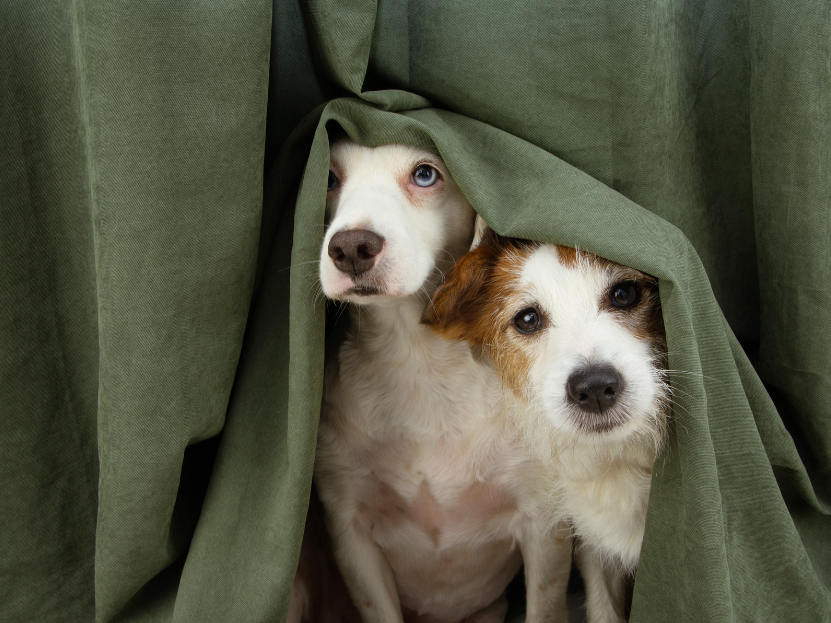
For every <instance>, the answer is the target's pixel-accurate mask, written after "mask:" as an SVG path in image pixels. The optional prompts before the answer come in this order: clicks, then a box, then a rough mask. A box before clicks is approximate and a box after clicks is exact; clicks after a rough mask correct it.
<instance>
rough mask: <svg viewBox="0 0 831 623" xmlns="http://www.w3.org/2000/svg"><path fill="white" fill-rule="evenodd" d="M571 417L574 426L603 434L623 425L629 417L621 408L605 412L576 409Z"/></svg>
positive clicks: (590, 432) (583, 430)
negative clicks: (587, 411) (588, 411)
mask: <svg viewBox="0 0 831 623" xmlns="http://www.w3.org/2000/svg"><path fill="white" fill-rule="evenodd" d="M570 419H571V422H572V424H573V425H574V427H575V428H577V429H578V430H580V431H581V432H583V433H589V434H601V433H608V432H611V431H613V430H614V429H616V428H618V427H619V426H622V425H623V424H625V423H626V421H627V420H628V419H629V418H628V417H627V416H626V414H625V413H624V412H622V410H621V409H610V410H609V411H606V412H605V413H586V412H585V411H582V410H576V409H575V410H574V411H573V412H572V414H571V418H570Z"/></svg>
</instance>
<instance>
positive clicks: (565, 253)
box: [557, 244, 578, 268]
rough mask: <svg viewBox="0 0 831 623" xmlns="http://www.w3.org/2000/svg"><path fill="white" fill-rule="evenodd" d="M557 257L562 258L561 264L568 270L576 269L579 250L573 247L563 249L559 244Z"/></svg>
mask: <svg viewBox="0 0 831 623" xmlns="http://www.w3.org/2000/svg"><path fill="white" fill-rule="evenodd" d="M557 256H558V257H559V258H560V264H562V265H563V266H565V267H566V268H574V267H575V266H577V262H578V254H577V249H574V248H572V247H563V246H560V245H559V244H558V245H557Z"/></svg>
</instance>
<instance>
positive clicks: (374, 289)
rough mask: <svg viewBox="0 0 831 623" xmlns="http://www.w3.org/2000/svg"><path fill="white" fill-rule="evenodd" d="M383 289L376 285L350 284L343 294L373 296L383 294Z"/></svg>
mask: <svg viewBox="0 0 831 623" xmlns="http://www.w3.org/2000/svg"><path fill="white" fill-rule="evenodd" d="M383 293H384V291H383V290H381V288H379V287H378V286H360V285H356V286H352V287H351V288H349V289H348V290H347V291H346V292H345V293H344V294H354V295H355V296H375V295H377V294H383Z"/></svg>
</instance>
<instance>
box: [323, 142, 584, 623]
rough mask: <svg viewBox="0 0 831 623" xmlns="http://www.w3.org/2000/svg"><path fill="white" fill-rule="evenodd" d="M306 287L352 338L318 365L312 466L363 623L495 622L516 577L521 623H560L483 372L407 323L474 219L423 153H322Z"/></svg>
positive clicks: (533, 491) (504, 421)
mask: <svg viewBox="0 0 831 623" xmlns="http://www.w3.org/2000/svg"><path fill="white" fill-rule="evenodd" d="M327 218H328V221H329V225H328V229H327V232H326V235H325V237H324V240H323V248H322V251H321V263H320V281H321V284H322V287H323V292H324V293H325V295H326V296H327V297H328V298H330V299H334V300H339V301H347V302H349V303H350V304H351V305H350V306H349V313H350V318H351V327H350V329H349V331H348V333H347V335H346V337H345V340H344V343H343V345H342V346H341V347H340V350H339V352H338V354H337V356H336V357H333V358H330V359H329V360H328V361H327V368H326V375H325V384H324V399H323V408H322V413H321V420H320V429H319V435H318V445H317V455H316V460H315V482H316V485H317V489H318V492H319V494H320V498H321V500H322V502H323V505H324V507H325V510H326V520H327V525H328V528H329V532H330V534H331V537H332V542H333V547H334V555H335V558H336V560H337V561H338V565H339V566H340V569H341V571H342V573H343V577H344V579H345V581H346V584H347V586H348V588H349V591H350V593H351V595H352V598H353V600H354V602H355V604H356V606H357V607H358V610H359V611H360V613H361V616H362V617H363V620H364V621H365V622H366V623H395V622H396V621H398V622H402V621H407V622H419V623H455V622H458V621H466V622H469V623H473V622H480V623H486V622H493V623H496V622H500V623H501V621H502V620H503V619H504V616H505V611H506V605H507V604H506V598H505V589H506V586H507V585H508V583H509V582H510V580H511V579H512V578H513V577H514V575H515V574H516V573H517V571H518V570H519V568H520V566H521V565H522V564H523V562H524V564H525V574H526V579H527V586H528V596H527V601H528V618H527V620H528V622H529V623H532V622H535V621H543V620H545V621H565V620H566V616H567V613H566V604H565V589H566V583H567V579H568V573H569V570H570V565H571V542H570V533H569V529H568V526H567V525H555V523H553V522H552V520H551V518H550V517H549V516H547V515H546V513H549V504H548V500H547V496H546V495H545V493H544V491H543V489H542V487H541V486H540V483H541V482H542V481H543V479H544V476H545V473H544V470H542V469H541V467H540V466H539V465H538V464H537V463H535V462H534V461H532V460H531V458H530V454H529V452H528V450H527V448H525V446H524V445H523V444H522V443H521V442H520V441H519V440H518V438H517V435H516V432H515V429H514V428H513V427H512V426H511V425H510V423H509V418H507V417H505V413H504V412H503V411H504V409H505V403H504V392H503V391H502V389H501V386H500V383H499V379H498V377H497V375H496V373H495V372H494V371H493V369H491V368H490V367H489V366H487V365H483V364H482V363H480V362H479V361H477V360H476V359H475V358H474V357H473V356H472V354H471V350H470V348H469V347H468V346H467V345H466V344H464V343H462V342H458V341H452V340H446V339H443V338H442V337H440V336H439V335H437V334H436V333H435V332H434V331H432V330H431V329H430V328H429V327H427V326H425V325H423V324H421V322H420V320H421V316H422V313H423V312H424V308H425V306H426V305H428V297H429V295H430V294H432V293H433V290H434V289H435V287H436V284H437V283H439V282H440V281H441V277H442V275H441V271H440V270H439V268H438V267H439V266H442V265H444V266H447V267H449V266H450V265H452V263H453V262H454V261H455V260H456V259H457V258H458V257H461V256H462V255H463V254H464V253H465V252H466V251H467V250H468V248H469V247H470V242H471V239H472V237H473V227H474V219H475V213H474V211H473V209H472V208H471V206H470V205H469V203H468V202H467V200H466V199H465V197H464V195H463V194H462V192H461V190H460V189H459V187H458V186H457V185H456V183H455V182H454V180H453V178H452V177H451V175H450V173H449V171H448V170H447V168H446V166H445V165H444V163H443V162H442V160H441V159H440V158H438V157H437V156H436V155H434V154H432V153H429V152H426V151H423V150H419V149H415V148H412V147H406V146H402V145H384V146H380V147H375V148H367V147H362V146H359V145H357V144H355V143H353V142H351V141H341V142H338V143H336V144H334V145H333V147H332V151H331V171H330V177H329V191H328V200H327Z"/></svg>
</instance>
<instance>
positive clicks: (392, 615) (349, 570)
mask: <svg viewBox="0 0 831 623" xmlns="http://www.w3.org/2000/svg"><path fill="white" fill-rule="evenodd" d="M330 532H331V535H332V541H333V546H334V554H335V559H336V560H337V562H338V566H339V567H340V570H341V573H342V574H343V579H344V581H345V582H346V586H347V588H348V589H349V594H350V595H351V596H352V600H353V602H354V603H355V606H357V608H358V611H359V612H360V613H361V618H362V619H363V621H364V623H403V619H402V615H401V604H400V603H399V601H398V590H397V589H396V587H395V580H394V578H393V573H392V569H391V568H390V565H389V562H387V559H386V558H385V557H384V554H383V552H382V551H381V548H380V547H378V545H377V544H376V543H375V541H373V540H372V538H371V536H370V534H369V532H368V531H367V530H366V529H365V528H364V526H362V525H361V522H358V521H355V520H354V519H353V518H350V517H348V516H345V517H340V518H332V521H331V523H330Z"/></svg>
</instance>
